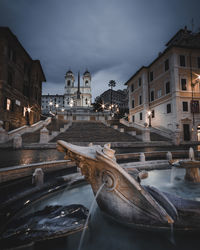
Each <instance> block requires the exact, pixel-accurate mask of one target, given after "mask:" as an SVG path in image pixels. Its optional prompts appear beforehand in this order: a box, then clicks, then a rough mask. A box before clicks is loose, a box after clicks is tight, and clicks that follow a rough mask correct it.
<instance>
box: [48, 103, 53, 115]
mask: <svg viewBox="0 0 200 250" xmlns="http://www.w3.org/2000/svg"><path fill="white" fill-rule="evenodd" d="M52 105H53V102H52V101H50V102H49V106H50V113H51V108H52Z"/></svg>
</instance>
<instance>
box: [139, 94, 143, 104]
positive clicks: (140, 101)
mask: <svg viewBox="0 0 200 250" xmlns="http://www.w3.org/2000/svg"><path fill="white" fill-rule="evenodd" d="M141 104H142V96H141V95H140V96H139V105H141Z"/></svg>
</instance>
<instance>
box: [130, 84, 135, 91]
mask: <svg viewBox="0 0 200 250" xmlns="http://www.w3.org/2000/svg"><path fill="white" fill-rule="evenodd" d="M133 91H134V84H131V92H133Z"/></svg>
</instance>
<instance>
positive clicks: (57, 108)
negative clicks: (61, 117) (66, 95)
mask: <svg viewBox="0 0 200 250" xmlns="http://www.w3.org/2000/svg"><path fill="white" fill-rule="evenodd" d="M58 107H59V105H58V103H56V115H57V112H58Z"/></svg>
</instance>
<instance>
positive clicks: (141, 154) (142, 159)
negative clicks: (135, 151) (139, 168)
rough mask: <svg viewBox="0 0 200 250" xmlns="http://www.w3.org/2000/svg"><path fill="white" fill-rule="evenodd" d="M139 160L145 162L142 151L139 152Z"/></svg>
mask: <svg viewBox="0 0 200 250" xmlns="http://www.w3.org/2000/svg"><path fill="white" fill-rule="evenodd" d="M140 161H141V162H145V161H146V158H145V154H144V153H140Z"/></svg>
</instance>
